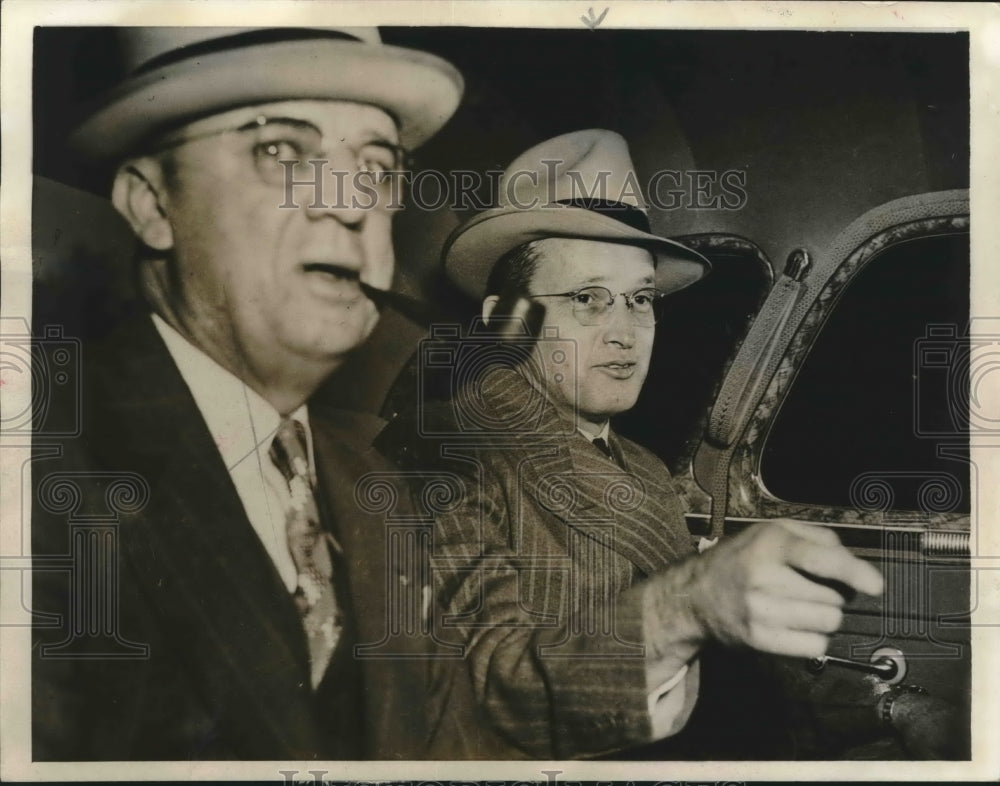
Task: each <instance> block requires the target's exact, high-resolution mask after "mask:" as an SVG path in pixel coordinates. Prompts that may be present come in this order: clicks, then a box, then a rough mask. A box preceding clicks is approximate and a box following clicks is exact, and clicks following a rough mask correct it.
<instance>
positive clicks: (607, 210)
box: [442, 129, 711, 298]
mask: <svg viewBox="0 0 1000 786" xmlns="http://www.w3.org/2000/svg"><path fill="white" fill-rule="evenodd" d="M553 162H558V163H557V165H556V166H555V168H554V169H553ZM519 173H520V174H519ZM525 175H527V176H525ZM630 180H631V182H637V181H636V180H635V172H634V168H633V166H632V161H631V157H630V155H629V152H628V147H627V144H626V142H625V140H624V139H623V138H622V137H621V136H620V135H618V134H616V133H614V132H612V131H606V130H603V129H588V130H584V131H576V132H573V133H571V134H564V135H562V136H559V137H556V138H554V139H550V140H547V141H546V142H543V143H541V144H539V145H536V146H535V147H533V148H531V149H530V150H528V151H526V152H525V153H523V154H522V155H521V156H519V157H518V158H517V159H515V160H514V161H513V162H512V163H511V164H510V166H508V167H507V169H506V170H505V171H504V174H503V176H502V177H501V179H500V190H499V201H500V202H501V204H500V205H499V206H498V207H495V208H491V209H488V210H485V211H483V212H482V213H480V214H478V215H476V216H474V217H473V218H471V219H470V220H469V221H467V222H465V223H464V224H462V225H461V226H459V227H458V228H457V229H456V230H455V231H454V232H452V234H451V235H450V236H449V238H448V239H447V241H446V242H445V246H444V249H443V251H442V258H443V260H444V267H445V273H446V275H447V276H448V277H449V278H450V279H451V280H452V281H453V282H454V283H455V284H456V285H457V286H458V287H459V288H460V289H462V290H463V291H464V292H466V293H467V294H469V295H472V296H473V297H476V298H482V297H484V296H485V295H487V294H500V293H488V292H486V284H487V281H488V279H489V275H490V272H491V271H492V269H493V267H494V265H495V264H496V262H497V261H498V260H499V259H500V258H501V257H503V256H504V255H505V254H507V253H509V252H510V251H513V250H514V249H515V248H517V247H518V246H520V245H523V244H525V243H530V242H532V241H535V240H544V239H546V238H576V239H583V240H596V241H602V242H606V243H621V244H625V245H634V246H640V247H642V248H645V249H647V250H648V251H649V252H650V253H651V254H652V255H653V257H654V260H655V263H656V272H655V274H654V275H655V284H656V286H657V288H659V289H661V290H663V291H664V292H676V291H678V290H680V289H683V288H685V287H687V286H689V285H691V284H693V283H695V282H696V281H698V280H699V279H701V278H703V277H704V276H705V275H706V274H707V273H708V272H709V271H710V270H711V263H710V262H709V261H708V260H707V259H706V258H705V257H704V256H702V255H701V254H699V253H697V252H696V251H693V250H692V249H690V248H688V247H686V246H684V245H683V244H681V243H678V242H677V241H674V240H671V239H669V238H665V237H661V236H659V235H656V234H653V233H652V232H651V231H650V227H649V219H648V217H647V215H646V213H645V210H644V209H643V206H642V205H641V204H640V203H639V201H638V200H637V199H635V198H634V196H635V193H634V190H633V189H632V188H631V187H630V186H628V185H627V184H628V183H629V181H630ZM581 194H584V196H581ZM512 197H513V198H512ZM526 205H530V207H525V206H526Z"/></svg>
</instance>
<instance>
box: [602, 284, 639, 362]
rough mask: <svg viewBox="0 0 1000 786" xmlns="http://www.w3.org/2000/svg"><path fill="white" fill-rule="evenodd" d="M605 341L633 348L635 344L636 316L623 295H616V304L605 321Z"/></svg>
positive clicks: (624, 347)
mask: <svg viewBox="0 0 1000 786" xmlns="http://www.w3.org/2000/svg"><path fill="white" fill-rule="evenodd" d="M604 343H605V344H617V345H618V346H620V347H621V348H622V349H631V348H632V346H633V345H634V344H635V318H634V317H633V316H632V310H631V309H630V308H629V307H628V304H627V303H626V302H625V297H624V296H623V295H617V296H615V304H614V306H613V307H612V309H611V313H609V314H608V321H607V322H605V323H604Z"/></svg>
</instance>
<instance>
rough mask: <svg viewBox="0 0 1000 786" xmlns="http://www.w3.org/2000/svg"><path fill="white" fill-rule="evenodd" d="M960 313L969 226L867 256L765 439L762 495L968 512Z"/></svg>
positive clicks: (964, 320) (964, 317)
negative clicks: (959, 232) (943, 448)
mask: <svg viewBox="0 0 1000 786" xmlns="http://www.w3.org/2000/svg"><path fill="white" fill-rule="evenodd" d="M968 320H969V246H968V235H967V234H964V233H963V234H946V235H939V236H932V237H920V238H915V239H911V240H907V241H906V242H901V243H897V244H896V245H892V246H890V247H888V248H887V249H885V250H883V251H882V252H881V253H879V254H878V255H877V256H875V257H873V258H872V259H871V260H870V261H869V262H868V264H866V265H865V266H864V268H863V269H862V270H861V271H860V272H859V273H858V275H857V276H856V277H855V278H854V280H853V281H851V282H850V284H849V285H848V286H847V288H846V291H844V292H843V294H842V296H841V298H840V300H839V302H838V303H837V304H836V307H835V308H834V309H833V311H832V313H831V314H830V316H829V318H828V319H827V322H826V324H825V325H823V327H822V329H821V330H820V332H819V335H818V336H817V338H816V340H815V342H814V344H813V346H812V348H811V349H810V350H809V353H808V356H807V357H806V359H805V361H804V362H803V363H802V365H801V368H800V369H799V371H798V373H797V376H796V377H795V379H794V381H793V383H792V385H791V388H790V390H789V392H788V395H787V396H786V397H785V400H784V402H783V403H782V405H781V408H780V410H779V412H778V414H777V417H776V418H775V420H774V422H773V424H772V426H771V429H770V432H769V434H768V435H767V437H766V439H765V441H764V446H763V450H762V453H761V463H760V476H761V478H762V482H763V484H764V486H765V487H766V488H767V490H768V491H769V492H770V494H772V495H774V496H776V497H778V498H780V499H782V500H784V501H787V502H792V503H805V504H810V505H817V506H837V507H851V508H859V509H861V510H893V511H921V512H924V513H929V514H939V513H968V511H969V492H968V488H969V464H968V461H969V444H968V398H967V393H966V391H967V389H968V346H969V345H968V339H967V338H963V336H964V335H965V334H966V326H967V325H968ZM963 393H964V395H963ZM944 445H947V449H946V450H942V449H941V447H942V446H944Z"/></svg>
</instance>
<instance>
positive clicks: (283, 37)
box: [133, 27, 361, 76]
mask: <svg viewBox="0 0 1000 786" xmlns="http://www.w3.org/2000/svg"><path fill="white" fill-rule="evenodd" d="M326 38H332V39H335V40H341V41H359V42H360V41H361V39H360V38H358V37H357V36H353V35H350V34H349V33H343V32H341V31H339V30H313V29H310V28H307V27H284V28H279V29H273V28H269V29H265V30H250V31H248V32H246V33H234V34H233V35H226V36H220V37H219V38H210V39H208V40H207V41H199V42H197V43H194V44H188V45H187V46H182V47H180V48H179V49H171V50H170V51H169V52H164V53H163V54H161V55H157V56H156V57H153V58H151V59H149V60H147V61H146V62H145V63H143V64H142V65H141V66H139V67H138V68H137V69H135V71H134V72H133V75H134V76H138V75H140V74H144V73H146V72H148V71H154V70H156V69H157V68H163V67H164V66H168V65H173V64H174V63H179V62H181V61H182V60H187V59H189V58H193V57H201V56H203V55H208V54H214V53H216V52H225V51H227V50H229V49H240V48H242V47H245V46H256V45H258V44H273V43H277V42H280V41H307V40H310V39H326Z"/></svg>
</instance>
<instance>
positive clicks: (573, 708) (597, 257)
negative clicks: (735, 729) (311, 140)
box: [411, 130, 882, 758]
mask: <svg viewBox="0 0 1000 786" xmlns="http://www.w3.org/2000/svg"><path fill="white" fill-rule="evenodd" d="M636 182H637V181H636V180H635V177H634V172H633V167H632V163H631V160H630V158H629V153H628V149H627V146H626V144H625V141H624V140H623V139H622V138H621V137H620V136H618V135H617V134H615V133H612V132H610V131H601V130H590V131H580V132H576V133H572V134H567V135H564V136H561V137H557V138H555V139H551V140H548V141H547V142H543V143H541V144H540V145H538V146H536V147H535V148H532V149H531V150H529V151H527V152H526V153H524V154H523V155H522V156H520V157H519V158H518V159H517V160H516V161H514V162H513V163H512V164H511V165H510V167H509V168H508V169H507V171H506V172H505V176H504V178H503V179H502V180H501V183H500V200H501V203H500V205H499V206H498V207H495V208H493V209H490V210H487V211H485V212H483V213H481V214H480V215H478V216H476V217H475V218H473V219H472V220H470V221H469V222H467V223H466V224H465V225H463V226H461V227H459V229H457V230H456V231H455V233H453V235H452V236H451V238H449V241H448V243H447V244H446V247H445V251H444V262H445V269H446V271H447V274H448V275H449V276H450V278H451V279H452V280H453V281H454V282H455V283H456V284H457V285H458V286H460V287H461V288H462V289H464V290H465V291H466V292H467V293H469V294H470V295H473V296H475V297H477V298H479V299H481V300H482V304H483V306H482V313H483V317H484V318H485V319H486V320H487V321H488V322H489V323H490V325H492V326H494V327H496V326H497V324H498V323H502V322H506V321H508V319H509V317H510V316H511V315H512V314H528V315H529V317H528V319H527V320H526V322H527V323H531V322H532V318H531V316H530V314H531V311H532V308H535V307H530V308H527V309H524V308H519V307H511V306H510V305H509V304H510V303H512V302H516V298H518V297H520V298H522V301H521V305H522V306H523V305H524V304H531V303H535V304H543V305H544V309H545V310H544V318H543V319H541V320H540V323H541V329H540V331H539V333H540V335H539V337H538V339H537V341H536V342H534V343H533V344H531V349H530V350H526V349H525V343H526V342H524V341H523V340H522V339H520V338H515V339H514V340H513V341H508V342H507V343H506V344H502V343H494V344H492V345H491V344H490V343H489V342H487V341H485V340H484V339H483V338H482V337H480V338H478V339H477V341H478V342H479V344H478V345H470V344H469V343H468V342H469V339H466V344H465V345H464V346H465V349H466V352H465V354H464V355H462V354H461V353H459V354H456V355H455V357H457V358H458V360H457V361H456V362H457V363H458V364H462V363H464V364H465V365H466V366H467V368H465V369H457V370H456V373H455V378H456V379H462V380H464V381H465V387H464V388H462V389H461V390H458V391H457V392H456V395H455V396H454V397H453V398H452V399H451V401H450V402H449V403H448V405H447V406H448V407H450V408H451V410H450V413H444V414H441V415H440V416H438V415H435V416H433V417H432V416H431V415H430V414H428V413H426V412H425V413H424V416H423V417H424V425H425V429H424V431H425V433H432V432H435V433H439V434H440V433H442V432H443V431H445V430H447V429H444V428H442V427H441V423H442V422H445V421H446V418H447V417H451V418H452V423H453V424H454V427H453V429H452V433H451V434H450V435H449V436H447V437H444V438H442V439H441V440H439V441H436V442H434V443H433V444H431V443H429V442H428V441H427V440H425V441H424V450H425V454H424V456H422V457H420V458H421V460H434V459H439V458H441V457H447V458H448V459H449V463H448V464H447V466H448V468H449V469H450V470H451V471H453V472H455V473H456V474H457V475H460V476H462V477H464V478H465V497H464V499H463V500H462V502H461V504H460V505H458V506H457V507H455V508H454V509H453V510H450V511H447V512H446V513H444V514H443V515H441V516H440V517H439V520H438V523H437V530H436V535H435V543H434V558H435V563H434V564H435V571H436V577H437V582H436V586H437V588H438V593H439V597H440V600H441V604H442V606H444V607H445V608H447V609H448V611H449V613H450V615H451V616H450V617H449V618H447V619H446V623H447V624H450V625H452V626H453V627H455V628H457V629H458V631H459V633H458V637H457V640H458V641H460V642H461V644H462V645H463V646H464V651H465V656H466V662H467V664H468V667H469V669H470V672H471V677H472V680H473V684H474V690H475V699H476V704H477V712H478V713H479V717H480V720H481V722H482V723H483V724H485V725H486V726H487V727H489V728H492V729H493V730H494V731H495V732H496V733H497V734H498V737H499V738H500V739H501V740H502V743H501V744H503V745H506V746H507V750H508V755H520V756H524V755H527V756H531V757H537V758H570V757H577V756H593V755H599V754H606V753H610V752H614V751H618V750H621V749H625V748H629V747H632V746H637V745H642V744H644V743H648V742H651V741H654V740H658V739H661V738H665V737H668V736H671V735H674V734H676V733H677V732H678V731H679V730H680V729H681V728H683V727H684V725H685V723H686V722H687V720H688V719H689V717H690V715H691V712H692V708H693V706H694V704H695V701H696V699H697V697H698V691H699V671H700V667H699V657H700V653H701V652H702V651H703V648H704V647H705V646H706V645H708V644H709V643H710V642H713V641H714V642H719V643H721V644H723V645H729V646H733V647H741V646H749V647H752V648H755V649H757V650H761V651H765V652H770V653H778V654H783V655H791V656H802V657H806V656H812V657H815V656H820V655H823V654H824V652H825V649H826V646H827V642H828V639H829V637H830V635H831V634H832V633H833V632H834V631H836V630H837V628H838V627H839V625H840V620H841V606H842V605H843V603H844V597H843V596H842V595H841V594H840V592H838V591H837V590H835V589H833V588H832V587H831V586H830V584H833V583H839V584H841V585H843V586H845V587H847V588H849V589H850V590H857V591H860V592H865V593H879V592H881V590H882V578H881V576H880V574H879V573H878V571H877V570H875V569H874V568H873V567H871V566H870V565H868V564H867V563H865V562H862V561H860V560H858V559H857V558H855V557H854V556H852V555H851V554H850V553H849V552H848V551H847V550H846V549H845V548H843V547H842V546H841V544H840V543H839V542H838V541H837V539H836V537H835V536H834V535H832V534H831V533H829V532H828V531H826V530H823V529H820V528H817V529H815V530H813V529H811V528H809V527H808V526H805V525H801V524H796V523H794V522H779V523H771V524H762V525H758V526H756V527H753V528H751V529H749V530H748V531H746V532H744V533H742V534H740V535H738V536H736V537H733V538H731V539H727V540H725V541H722V542H720V543H718V544H717V545H714V546H712V547H710V548H708V549H707V550H705V551H704V553H702V554H700V555H696V554H695V553H694V552H695V549H694V545H693V543H692V539H691V537H690V535H689V533H688V530H687V528H686V525H685V521H684V517H683V510H682V506H681V502H680V500H679V498H678V496H677V494H676V492H675V491H674V489H673V487H672V483H671V478H670V475H669V473H668V471H667V469H666V468H665V467H664V465H663V463H662V462H661V461H660V460H659V459H657V458H656V457H655V456H653V455H652V454H651V453H650V452H649V451H647V450H645V449H643V448H642V447H640V446H639V445H637V444H635V443H633V442H631V441H629V440H627V439H623V438H622V437H619V436H617V435H616V434H615V433H614V431H613V430H612V429H611V427H610V420H611V418H612V417H613V416H615V415H616V414H619V413H621V412H624V411H625V410H627V409H629V408H630V407H632V406H633V405H634V403H635V401H636V398H637V396H638V395H639V392H640V390H641V388H642V385H643V381H644V379H645V377H646V373H647V370H648V367H649V362H650V356H651V351H652V347H653V338H654V335H655V332H656V331H655V323H656V317H657V313H658V311H659V308H660V307H661V306H662V305H663V304H664V301H665V300H667V301H668V300H669V294H670V293H671V292H675V291H677V290H678V289H681V288H682V287H685V286H687V285H689V284H692V283H694V282H695V281H697V280H698V279H699V278H700V277H701V276H703V275H704V274H705V273H706V272H708V269H709V265H708V262H707V261H706V260H705V259H704V258H702V257H701V256H700V255H698V254H696V253H694V252H692V251H691V250H689V249H687V248H685V247H684V246H682V245H680V244H678V243H675V242H672V241H670V240H666V239H664V238H661V237H659V236H657V235H654V234H651V233H650V231H649V224H648V221H647V219H646V216H645V214H644V213H643V211H642V210H641V209H640V206H639V201H638V195H637V194H636V192H635V188H634V186H633V185H632V184H634V183H636ZM513 332H514V333H515V334H516V333H517V331H516V329H515V330H514V331H513ZM664 338H665V339H666V340H676V337H672V336H667V337H664ZM490 352H493V353H494V359H495V360H496V362H489V359H488V354H489V353H490ZM512 360H513V362H511V361H512ZM664 405H665V406H669V402H665V404H664ZM435 418H436V419H435ZM428 426H432V427H428ZM442 442H443V443H445V444H442ZM411 452H412V451H411ZM807 576H811V577H813V578H815V579H818V581H814V580H811V579H810V578H807ZM820 582H823V583H820ZM449 620H450V622H448V621H449ZM731 700H732V701H734V702H739V701H740V697H739V696H738V695H735V696H732V698H731ZM683 754H684V751H680V755H682V756H683ZM494 755H496V754H495V753H494Z"/></svg>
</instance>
